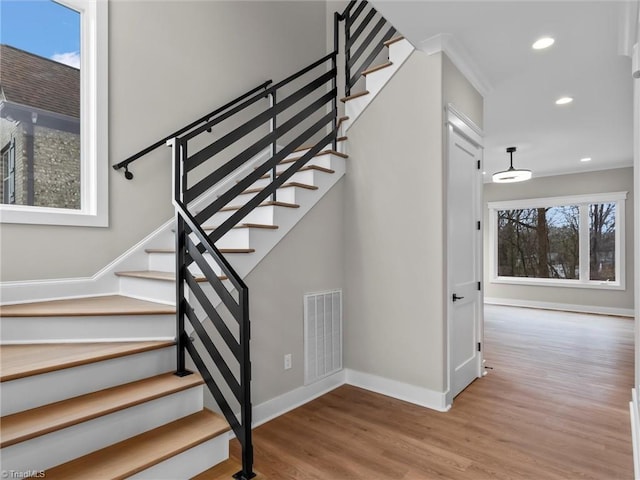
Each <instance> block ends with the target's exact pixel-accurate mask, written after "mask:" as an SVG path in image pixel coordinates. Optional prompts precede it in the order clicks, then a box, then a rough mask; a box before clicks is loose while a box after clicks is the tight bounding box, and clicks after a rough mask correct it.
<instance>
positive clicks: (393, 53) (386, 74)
mask: <svg viewBox="0 0 640 480" xmlns="http://www.w3.org/2000/svg"><path fill="white" fill-rule="evenodd" d="M388 48H389V61H390V62H391V63H393V65H391V66H390V67H387V68H384V69H382V70H379V71H377V72H374V73H371V74H369V75H367V76H366V80H365V83H366V90H367V91H368V92H369V94H368V95H363V96H361V97H357V98H354V99H353V100H349V101H348V102H347V103H346V104H345V107H344V111H345V115H347V116H348V117H349V120H347V121H346V122H344V123H343V132H347V131H348V130H349V127H351V125H353V123H354V122H355V121H356V119H357V118H358V117H359V116H360V114H361V113H362V112H363V111H364V109H365V108H366V107H367V105H369V103H371V102H372V101H373V99H374V98H375V96H376V95H377V94H378V93H379V92H380V90H382V88H383V87H384V86H385V85H386V83H387V82H388V81H389V79H390V78H391V77H392V76H393V74H394V73H395V72H396V71H398V69H399V68H400V67H401V66H402V64H403V63H404V62H405V60H406V59H407V58H409V55H411V53H412V52H413V50H414V48H413V45H411V44H410V43H409V42H408V41H407V40H404V39H403V40H400V41H398V42H394V43H392V44H391V45H389V47H388ZM352 93H357V92H352ZM343 134H344V133H343Z"/></svg>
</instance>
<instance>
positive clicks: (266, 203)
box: [219, 201, 300, 212]
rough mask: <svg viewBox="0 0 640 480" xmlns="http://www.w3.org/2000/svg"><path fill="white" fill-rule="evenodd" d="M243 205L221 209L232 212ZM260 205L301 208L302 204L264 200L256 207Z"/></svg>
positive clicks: (221, 210)
mask: <svg viewBox="0 0 640 480" xmlns="http://www.w3.org/2000/svg"><path fill="white" fill-rule="evenodd" d="M242 207H243V206H242V205H241V206H237V205H236V206H230V207H224V208H221V209H220V210H219V211H220V212H231V211H233V210H240V209H241V208H242ZM260 207H286V208H300V205H298V204H295V203H286V202H272V201H269V202H263V203H261V204H260V205H258V206H257V207H256V208H260Z"/></svg>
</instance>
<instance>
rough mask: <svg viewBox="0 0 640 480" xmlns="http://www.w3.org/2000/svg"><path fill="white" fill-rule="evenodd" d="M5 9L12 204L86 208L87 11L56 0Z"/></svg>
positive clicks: (4, 138) (5, 123)
mask: <svg viewBox="0 0 640 480" xmlns="http://www.w3.org/2000/svg"><path fill="white" fill-rule="evenodd" d="M1 8H2V12H0V13H1V18H2V25H1V27H2V38H1V43H2V47H1V48H2V50H1V52H0V58H1V59H2V60H1V62H2V64H1V65H0V67H1V68H0V72H1V77H0V83H1V85H2V91H3V93H4V97H3V98H2V101H1V102H0V109H1V115H0V127H1V128H0V130H1V132H2V134H1V137H0V148H1V149H4V148H7V146H8V145H9V144H11V143H12V142H13V144H14V145H15V150H14V158H13V160H14V165H13V166H14V169H13V172H12V173H11V175H7V176H6V177H4V178H3V181H6V182H7V183H6V185H12V186H13V187H14V192H13V193H14V196H13V201H12V202H11V203H15V204H18V205H35V206H42V207H56V208H69V209H80V208H81V205H80V14H79V13H78V12H76V11H74V10H71V9H69V8H67V7H64V6H62V5H60V4H58V3H56V2H52V1H20V2H2V6H1ZM3 173H5V174H7V172H6V171H5V172H3ZM2 197H3V203H8V201H9V199H8V196H7V195H5V194H4V192H3V196H2Z"/></svg>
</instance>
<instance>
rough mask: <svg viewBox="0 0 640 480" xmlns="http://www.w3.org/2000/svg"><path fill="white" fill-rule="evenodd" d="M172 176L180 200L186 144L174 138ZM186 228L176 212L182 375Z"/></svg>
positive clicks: (179, 364) (179, 368)
mask: <svg viewBox="0 0 640 480" xmlns="http://www.w3.org/2000/svg"><path fill="white" fill-rule="evenodd" d="M173 153H174V165H173V177H174V188H175V197H176V198H177V199H179V200H180V201H182V198H183V195H184V187H185V186H186V176H185V175H183V168H182V167H183V165H184V159H185V158H187V148H186V144H183V142H181V141H180V139H178V138H175V139H174V140H173ZM186 235H187V233H186V229H185V224H184V220H183V218H182V216H181V215H180V213H179V212H176V355H177V358H176V375H177V376H179V377H184V376H186V375H189V374H191V373H192V372H190V371H189V370H187V367H186V359H185V350H186V342H187V341H188V339H187V334H186V332H185V330H184V317H185V314H186V310H185V296H184V280H185V276H184V269H185V268H186V261H185V258H186V245H185V239H186Z"/></svg>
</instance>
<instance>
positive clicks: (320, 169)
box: [260, 165, 336, 180]
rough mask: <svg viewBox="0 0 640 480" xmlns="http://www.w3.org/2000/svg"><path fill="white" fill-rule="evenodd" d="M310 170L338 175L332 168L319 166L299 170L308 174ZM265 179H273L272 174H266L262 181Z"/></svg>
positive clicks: (306, 166)
mask: <svg viewBox="0 0 640 480" xmlns="http://www.w3.org/2000/svg"><path fill="white" fill-rule="evenodd" d="M308 170H317V171H318V172H323V173H336V171H335V170H332V169H330V168H325V167H319V166H318V165H305V166H304V167H302V168H301V169H300V170H298V172H306V171H308ZM265 178H271V174H270V173H265V174H264V175H263V176H261V177H260V180H264V179H265Z"/></svg>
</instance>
